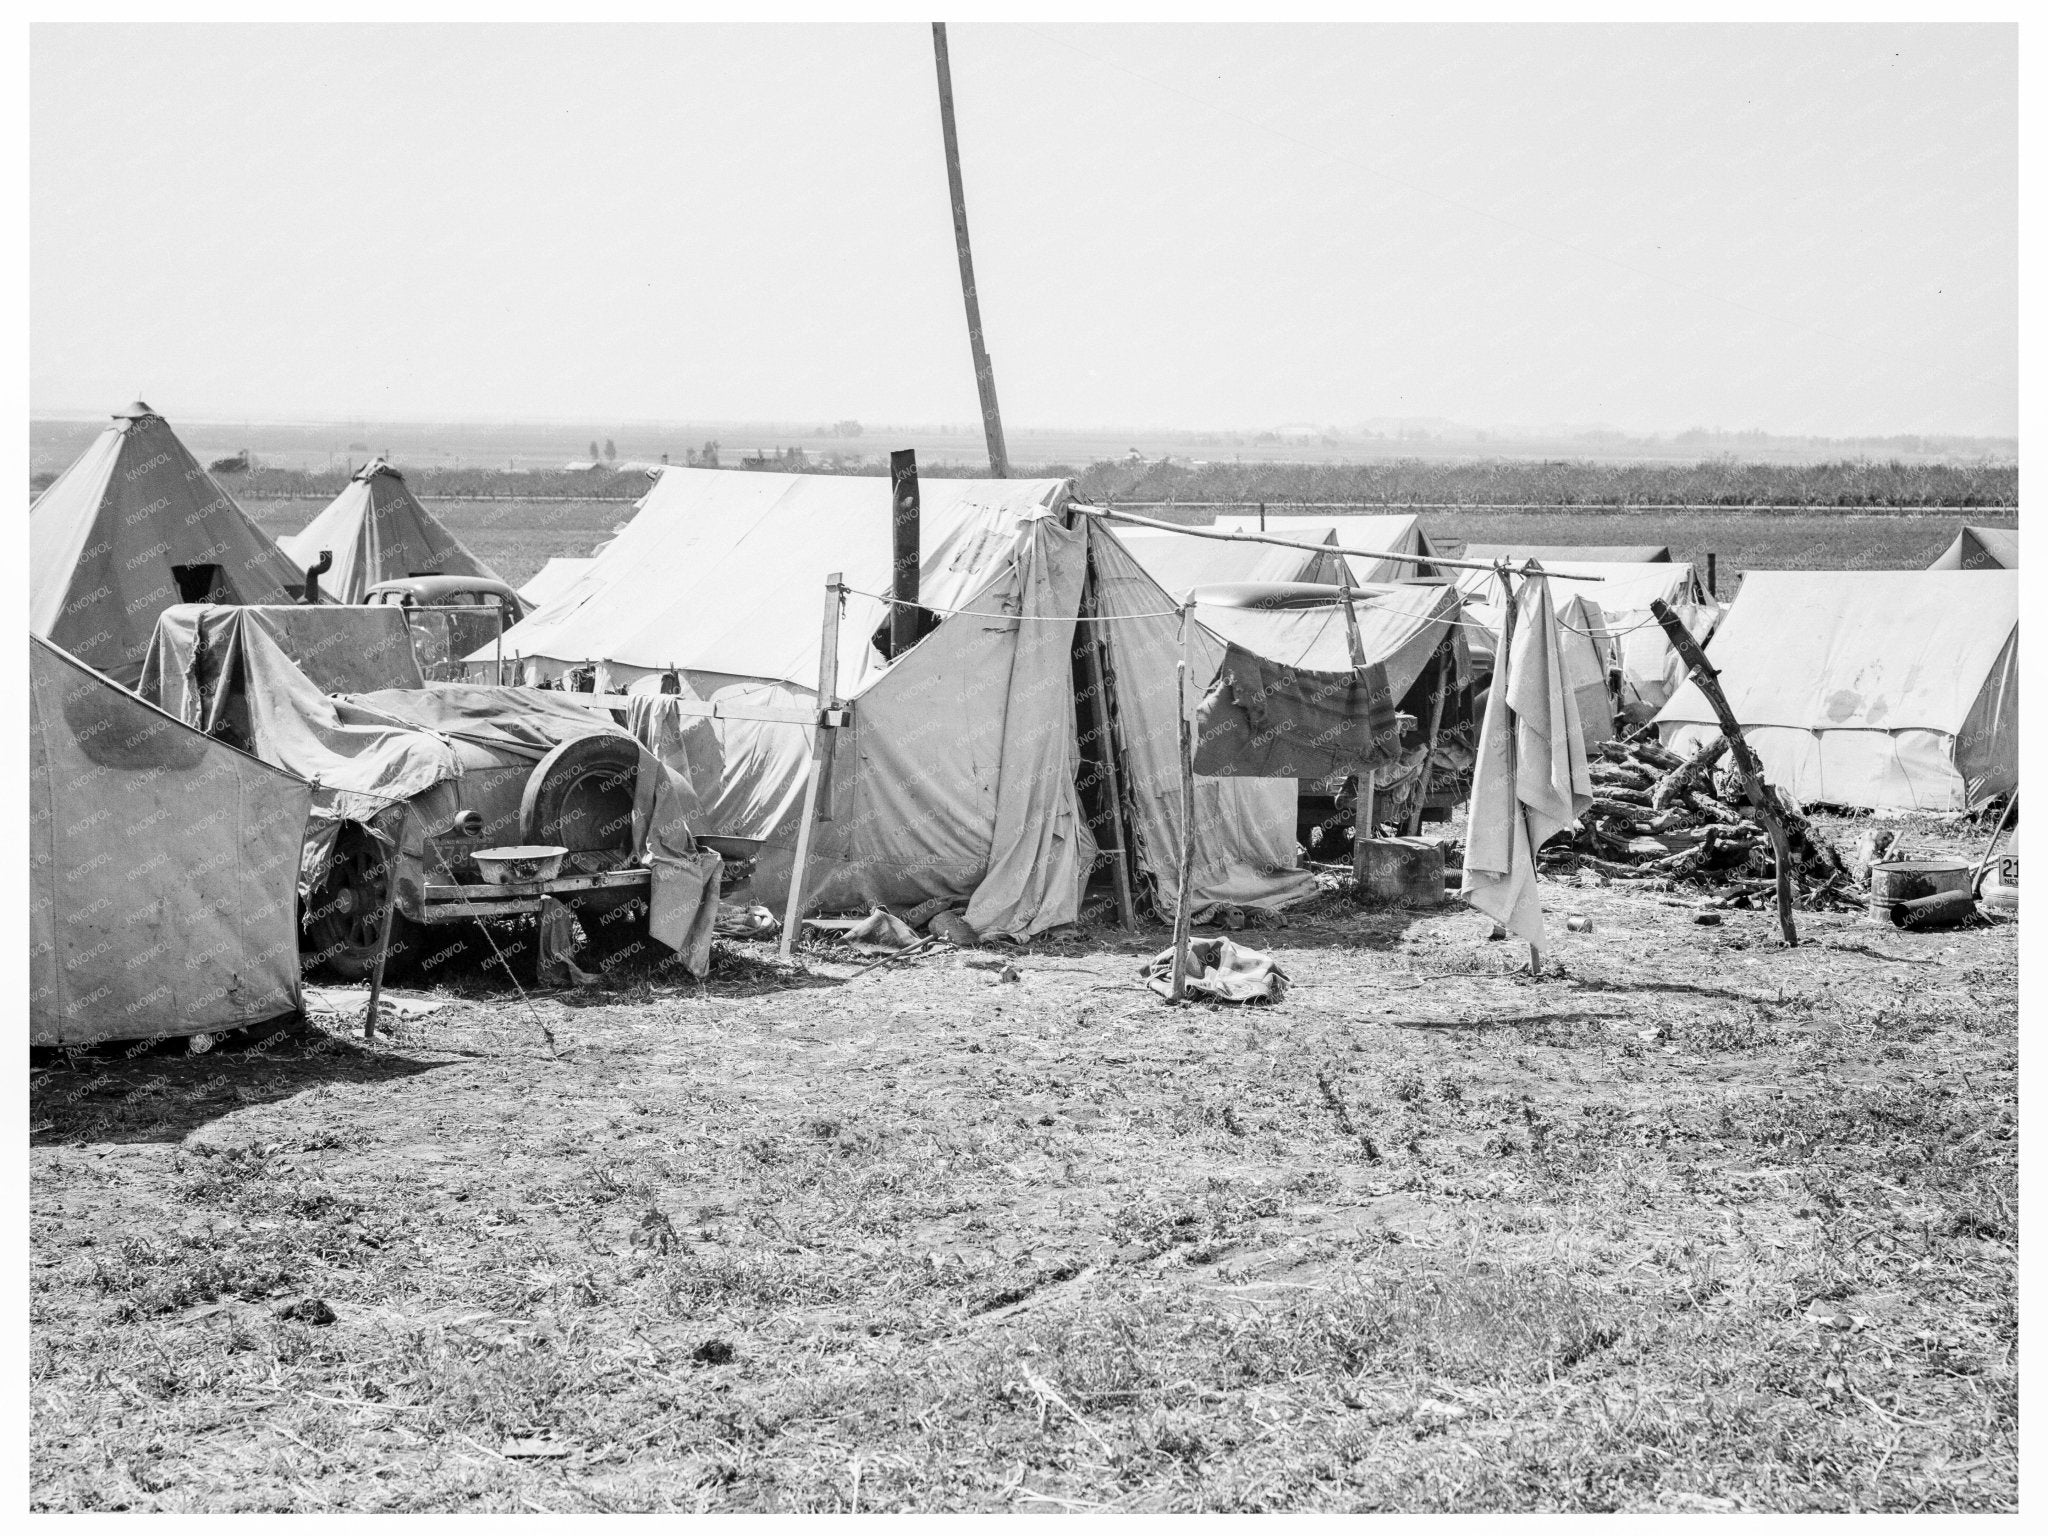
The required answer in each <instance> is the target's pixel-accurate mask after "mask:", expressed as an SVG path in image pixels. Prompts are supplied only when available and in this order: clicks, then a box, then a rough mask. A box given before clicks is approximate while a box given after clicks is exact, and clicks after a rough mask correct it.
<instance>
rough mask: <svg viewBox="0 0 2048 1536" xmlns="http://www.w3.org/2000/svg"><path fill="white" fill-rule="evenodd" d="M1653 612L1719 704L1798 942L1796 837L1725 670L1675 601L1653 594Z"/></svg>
mask: <svg viewBox="0 0 2048 1536" xmlns="http://www.w3.org/2000/svg"><path fill="white" fill-rule="evenodd" d="M1650 613H1651V614H1652V615H1653V616H1654V617H1655V618H1656V620H1657V622H1658V623H1659V624H1660V625H1662V626H1663V628H1664V634H1665V637H1666V638H1667V639H1669V640H1670V642H1671V648H1672V649H1673V650H1674V651H1676V652H1678V655H1679V658H1680V659H1681V660H1682V661H1684V663H1685V665H1686V670H1687V672H1688V674H1689V675H1690V676H1691V678H1692V680H1693V682H1694V683H1695V684H1697V685H1698V687H1699V690H1700V694H1701V696H1702V697H1703V698H1705V699H1706V701H1707V703H1708V704H1709V705H1711V706H1712V707H1713V711H1714V717H1715V718H1716V719H1717V720H1719V721H1720V722H1721V734H1722V735H1724V736H1726V737H1727V738H1728V755H1729V756H1730V757H1732V758H1734V759H1735V769H1736V771H1737V772H1738V773H1740V774H1741V775H1742V787H1743V789H1744V790H1745V791H1746V792H1747V793H1748V795H1749V803H1750V804H1751V805H1753V806H1755V807H1756V813H1757V815H1759V816H1761V817H1762V818H1763V821H1764V826H1765V827H1766V828H1767V829H1769V831H1770V834H1771V857H1772V859H1773V861H1774V862H1775V863H1776V864H1777V866H1778V927H1779V928H1780V929H1781V930H1782V931H1783V932H1784V935H1785V942H1786V943H1787V944H1797V943H1798V942H1799V930H1798V929H1797V928H1796V927H1795V926H1794V925H1793V922H1792V849H1791V840H1790V839H1789V838H1787V837H1786V835H1785V821H1784V818H1783V817H1781V816H1780V815H1779V814H1778V801H1777V797H1776V796H1775V795H1774V794H1772V793H1771V791H1770V790H1769V789H1767V788H1766V787H1765V785H1764V773H1763V769H1762V768H1761V767H1760V766H1759V765H1758V763H1757V760H1756V755H1755V754H1754V753H1753V752H1751V751H1750V750H1749V742H1748V741H1747V740H1745V739H1744V737H1743V734H1742V726H1741V724H1740V723H1739V722H1738V721H1737V720H1736V718H1735V711H1734V710H1732V709H1730V708H1729V707H1728V696H1727V695H1726V694H1725V693H1723V692H1722V691H1721V683H1720V676H1721V674H1720V673H1718V672H1716V671H1715V670H1714V668H1713V665H1712V664H1711V663H1710V662H1709V661H1708V660H1707V653H1706V652H1705V651H1703V650H1701V649H1700V643H1699V641H1697V640H1695V639H1693V637H1692V631H1691V630H1689V629H1687V628H1686V627H1685V626H1684V625H1683V624H1681V623H1679V621H1678V615H1677V614H1675V613H1673V612H1672V611H1671V606H1670V604H1668V603H1666V602H1665V601H1664V599H1663V598H1661V597H1653V598H1651V599H1650Z"/></svg>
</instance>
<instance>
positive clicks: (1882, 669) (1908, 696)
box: [1657, 571, 2019, 811]
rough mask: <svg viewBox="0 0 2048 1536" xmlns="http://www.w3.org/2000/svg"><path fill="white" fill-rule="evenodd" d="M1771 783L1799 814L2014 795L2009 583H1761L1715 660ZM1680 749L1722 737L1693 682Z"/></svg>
mask: <svg viewBox="0 0 2048 1536" xmlns="http://www.w3.org/2000/svg"><path fill="white" fill-rule="evenodd" d="M1708 655H1709V657H1710V658H1711V659H1712V661H1713V663H1714V666H1715V669H1716V670H1717V671H1718V672H1719V673H1720V675H1721V688H1722V691H1723V692H1724V693H1726V694H1727V696H1728V704H1729V707H1730V708H1731V709H1732V710H1734V712H1735V718H1736V719H1737V720H1738V721H1740V722H1741V723H1742V725H1743V727H1744V734H1745V735H1746V736H1747V737H1748V739H1749V742H1750V745H1751V746H1753V747H1755V748H1756V752H1757V756H1758V757H1759V758H1761V759H1762V761H1763V768H1764V774H1765V776H1766V777H1767V778H1768V779H1769V780H1770V781H1771V782H1772V783H1774V784H1777V785H1780V786H1782V787H1783V788H1785V789H1787V790H1789V791H1790V792H1791V793H1792V795H1793V796H1794V797H1795V798H1797V799H1799V800H1801V801H1804V802H1808V803H1821V804H1828V805H1852V806H1865V807H1869V808H1872V809H1897V810H1929V811H1965V810H1971V809H1974V808H1975V807H1977V806H1980V805H1982V804H1984V802H1985V801H1987V800H1990V799H1992V798H1994V797H1995V796H1998V795H2001V794H2004V793H2005V792H2006V791H2007V790H2009V789H2012V788H2014V787H2016V786H2017V784H2018V783H2019V577H2018V575H2017V574H2016V573H2015V572H2012V571H1751V572H1749V573H1748V574H1747V575H1745V576H1744V577H1743V579H1742V590H1741V592H1740V593H1738V594H1737V596H1736V599H1735V601H1734V603H1733V604H1732V605H1731V606H1730V608H1729V611H1728V617H1727V618H1726V620H1724V621H1723V623H1722V625H1721V629H1720V632H1719V633H1718V634H1716V635H1715V636H1714V642H1713V645H1712V646H1711V647H1710V648H1709V650H1708ZM1657 728H1658V731H1659V733H1660V734H1661V735H1662V736H1663V738H1664V740H1665V742H1666V743H1667V744H1668V745H1670V746H1671V747H1672V748H1673V750H1675V751H1683V750H1685V749H1686V748H1688V747H1692V746H1697V745H1700V744H1702V743H1704V742H1705V741H1707V740H1708V739H1709V738H1711V737H1712V736H1713V735H1714V733H1715V732H1716V731H1717V730H1719V726H1718V724H1717V723H1716V722H1715V719H1714V715H1713V712H1712V711H1711V710H1710V709H1709V708H1708V706H1707V703H1706V700H1705V699H1704V698H1702V697H1701V696H1700V692H1699V690H1698V689H1697V688H1696V687H1694V686H1693V685H1692V684H1691V683H1687V684H1686V685H1685V687H1684V688H1682V689H1680V690H1679V692H1678V694H1677V695H1676V697H1674V698H1673V699H1672V700H1671V701H1670V702H1669V703H1668V704H1666V705H1665V706H1664V708H1663V710H1662V711H1661V712H1660V713H1659V714H1658V716H1657Z"/></svg>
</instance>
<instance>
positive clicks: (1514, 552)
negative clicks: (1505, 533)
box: [1463, 544, 1671, 566]
mask: <svg viewBox="0 0 2048 1536" xmlns="http://www.w3.org/2000/svg"><path fill="white" fill-rule="evenodd" d="M1463 558H1465V559H1467V560H1503V559H1506V560H1540V561H1542V562H1543V564H1544V565H1546V566H1547V565H1549V564H1550V563H1551V562H1552V561H1560V562H1564V563H1568V564H1578V565H1657V564H1664V563H1668V562H1669V561H1670V559H1671V546H1670V545H1668V544H1467V545H1466V546H1465V552H1464V556H1463Z"/></svg>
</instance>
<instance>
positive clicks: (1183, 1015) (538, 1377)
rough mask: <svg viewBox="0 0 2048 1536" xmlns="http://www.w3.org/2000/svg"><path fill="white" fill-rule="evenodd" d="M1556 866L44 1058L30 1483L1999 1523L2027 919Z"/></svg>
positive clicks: (743, 963)
mask: <svg viewBox="0 0 2048 1536" xmlns="http://www.w3.org/2000/svg"><path fill="white" fill-rule="evenodd" d="M1839 830H1846V829H1839ZM1978 835H1979V834H1974V833H1969V834H1966V833H1965V832H1964V831H1963V830H1962V829H1960V828H1956V827H1943V826H1941V825H1938V824H1932V823H1930V824H1928V825H1925V826H1918V827H1915V828H1912V829H1910V831H1909V837H1908V842H1909V844H1910V845H1911V846H1913V847H1915V848H1918V849H1923V850H1925V851H1929V852H1933V851H1942V850H1949V851H1957V850H1960V849H1962V848H1964V847H1974V846H1976V845H1977V844H1976V841H1975V839H1976V837H1977V836H1978ZM1545 901H1546V907H1547V908H1548V910H1549V911H1550V913H1551V919H1552V923H1553V926H1554V928H1556V929H1558V930H1561V929H1562V917H1563V914H1564V913H1565V912H1567V911H1577V912H1582V913H1584V914H1586V915H1587V916H1588V917H1589V918H1590V919H1591V921H1592V931H1591V932H1590V933H1564V932H1562V931H1557V932H1554V934H1553V947H1552V950H1551V958H1552V960H1553V961H1554V964H1555V971H1554V973H1552V972H1546V974H1545V975H1544V976H1543V977H1541V978H1540V979H1531V978H1529V977H1528V976H1526V975H1516V974H1513V973H1512V972H1511V971H1510V963H1511V962H1512V961H1514V960H1515V959H1517V958H1519V957H1518V956H1514V955H1508V954H1505V953H1503V951H1504V950H1506V949H1507V948H1508V947H1509V946H1506V945H1498V944H1488V943H1487V942H1486V939H1485V935H1486V931H1487V927H1488V924H1487V921H1486V920H1485V919H1484V918H1482V917H1480V916H1479V915H1477V914H1475V913H1473V912H1471V911H1470V910H1468V909H1465V908H1462V907H1455V906H1454V907H1447V908H1443V909H1439V910H1435V911H1429V912H1401V911H1395V910H1384V909H1367V908H1360V907H1356V906H1353V905H1352V904H1351V903H1350V901H1349V900H1348V898H1346V897H1344V896H1342V895H1341V894H1338V893H1335V892H1330V893H1327V894H1325V895H1324V896H1323V897H1321V898H1319V899H1318V900H1317V901H1316V902H1315V903H1313V904H1311V905H1310V906H1308V907H1307V908H1306V909H1303V910H1300V911H1297V912H1295V913H1293V914H1289V916H1288V919H1287V921H1286V922H1285V923H1284V924H1282V925H1279V926H1275V927H1271V928H1267V929H1263V930H1255V931H1247V932H1244V933H1240V934H1237V935H1234V937H1236V938H1237V939H1239V940H1240V941H1241V942H1245V943H1249V944H1251V945H1253V946H1255V947H1259V948H1264V949H1268V950H1270V951H1271V952H1272V953H1274V955H1275V956H1276V957H1277V958H1278V960H1279V961H1280V963H1281V964H1282V965H1283V966H1284V967H1285V969H1286V970H1287V971H1288V973H1289V974H1290V975H1291V976H1292V978H1293V981H1294V986H1293V990H1292V991H1291V992H1290V993H1289V994H1288V996H1287V997H1286V999H1285V1000H1284V1002H1282V1003H1281V1004H1280V1005H1279V1006H1277V1007H1273V1008H1270V1009H1242V1008H1238V1009H1233V1008H1228V1007H1220V1006H1209V1005H1201V1006H1190V1007H1185V1008H1179V1009H1176V1008H1172V1007H1169V1006H1167V1005H1166V1004H1164V1003H1163V1002H1162V1001H1161V1000H1159V999H1158V998H1156V997H1154V996H1153V995H1152V994H1150V993H1149V992H1147V991H1146V990H1144V988H1143V987H1142V986H1141V985H1140V983H1139V981H1138V979H1137V972H1138V968H1139V966H1140V964H1141V962H1142V961H1143V960H1144V959H1145V958H1146V957H1148V956H1149V955H1150V954H1152V953H1155V952H1157V951H1158V950H1159V949H1160V948H1162V947H1163V946H1164V944H1165V943H1166V941H1167V940H1166V935H1165V934H1164V932H1163V931H1162V930H1159V929H1157V928H1156V927H1154V928H1148V929H1147V930H1146V931H1144V932H1142V933H1139V934H1136V935H1130V934H1125V933H1122V932H1121V931H1118V930H1116V929H1114V928H1101V927H1094V928H1084V929H1083V930H1081V931H1079V932H1076V933H1074V934H1072V935H1070V936H1068V937H1065V938H1062V939H1059V940H1056V941H1046V942H1041V943H1038V944H1035V945H1032V946H1030V947H1028V948H1027V949H1025V950H1023V951H1021V952H1020V951H1005V952H1003V953H995V952H984V951H968V952H956V953H953V954H939V955H935V956H930V957H927V958H922V959H912V960H909V961H906V962H901V963H898V964H895V965H892V966H889V967H885V968H883V969H880V970H875V971H870V972H868V973H866V974H856V970H857V963H856V962H853V961H851V960H848V959H845V958H843V956H835V955H834V954H832V953H828V952H825V951H812V952H810V953H807V954H806V953H803V952H801V951H800V957H801V959H802V961H803V964H802V966H801V967H800V968H799V969H797V970H795V971H783V970H778V969H777V968H776V967H775V965H774V964H773V962H772V960H771V959H770V958H769V956H770V954H771V950H770V947H769V946H767V945H765V944H759V945H733V946H728V945H725V944H723V943H721V945H720V947H719V951H718V957H717V963H716V965H715V967H714V970H713V974H712V976H711V977H710V979H709V980H708V981H707V982H706V983H705V984H702V985H698V984H694V983H691V982H688V981H687V980H684V979H681V978H679V977H676V976H673V975H671V974H666V973H663V972H660V971H658V970H640V971H634V970H633V969H632V968H631V966H630V965H627V966H620V967H618V968H617V969H615V970H613V971H612V972H610V973H608V974H607V978H606V980H605V981H604V982H603V984H601V985H600V986H597V987H594V988H590V989H586V990H583V991H575V992H561V993H550V994H547V995H544V996H535V997H532V998H530V999H526V998H522V997H520V996H517V995H513V994H509V993H508V992H507V991H506V990H505V989H504V988H503V987H502V986H491V985H488V984H486V983H485V981H484V979H483V978H481V977H478V978H474V979H473V980H471V981H470V982H467V983H463V984H459V985H458V986H457V987H456V988H455V990H452V991H446V992H443V993H442V994H440V998H441V1001H443V1003H444V1004H445V1006H444V1007H443V1008H442V1009H441V1010H440V1011H439V1012H434V1013H430V1014H427V1015H424V1016H421V1017H415V1018H411V1019H408V1020H406V1021H405V1022H404V1023H403V1024H402V1025H400V1027H399V1028H398V1032H397V1033H396V1034H395V1035H394V1036H391V1037H388V1038H380V1039H378V1040H377V1041H376V1042H375V1043H373V1044H364V1043H362V1042H361V1041H360V1040H359V1039H356V1038H354V1032H353V1031H352V1030H350V1029H346V1028H344V1027H343V1026H342V1025H341V1024H340V1023H339V1022H336V1023H334V1024H332V1025H331V1026H330V1027H329V1028H327V1029H325V1030H316V1031H313V1032H312V1033H310V1034H307V1035H302V1036H297V1037H292V1038H283V1037H281V1038H280V1039H279V1040H278V1041H275V1042H271V1043H268V1044H266V1045H262V1046H257V1047H251V1048H247V1049H244V1050H239V1051H235V1050H227V1049H222V1050H217V1051H215V1052H214V1053H213V1054H211V1055H206V1056H199V1057H191V1056H184V1055H176V1056H173V1055H151V1054H144V1055H137V1056H135V1057H132V1058H126V1059H124V1058H122V1057H120V1056H118V1055H114V1056H102V1057H86V1056H80V1057H78V1058H75V1059H72V1060H69V1061H58V1062H55V1063H53V1064H49V1065H47V1066H46V1067H44V1068H42V1069H39V1070H36V1071H33V1072H32V1074H31V1079H30V1096H31V1116H32V1121H31V1124H32V1127H33V1135H32V1139H31V1148H30V1154H29V1155H30V1167H31V1185H30V1189H31V1201H32V1238H31V1241H32V1248H31V1260H30V1262H31V1270H30V1291H31V1314H30V1323H31V1372H30V1383H29V1391H30V1405H31V1415H32V1417H31V1448H30V1456H31V1500H32V1504H33V1506H34V1507H36V1508H39V1509H131V1510H141V1509H179V1510H230V1509H292V1510H310V1509H351V1510H354V1509H379V1510H386V1509H390V1510H422V1509H433V1510H450V1509H463V1510H571V1509H686V1510H706V1509H717V1510H724V1509H747V1510H767V1509H778V1510H787V1509H807V1510H835V1509H841V1510H843V1509H852V1508H859V1509H867V1510H893V1509H911V1508H924V1509H932V1508H947V1509H1041V1510H1064V1509H1095V1508H1111V1509H1120V1510H1139V1509H1176V1510H1187V1509H1280V1508H1323V1509H1716V1510H1728V1509H1773V1510H1792V1509H1798V1510H1806V1509H1834V1510H1846V1509H1896V1510H1909V1509H1978V1510H1983V1509H2012V1508H2014V1507H2016V1501H2017V1490H2018V1469H2017V1444H2018V1442H2017V1413H2018V1376H2017V1362H2016V1341H2017V1328H2018V1319H2017V1292H2016V1288H2015V1262H2016V1252H2017V1238H2018V1232H2017V1224H2018V1215H2017V1171H2016V1167H2017V1165H2016V1151H2017V1144H2018V1143H2017V1107H2018V1106H2017V1076H2016V1069H2017V1034H2016V1025H2017V1020H2016V997H2017V992H2016V983H2017V968H2016V957H2017V925H2016V924H2008V925H2005V926H2000V927H1987V928H1976V929H1970V930H1964V931H1959V932H1953V933H1932V934H1905V933H1899V932H1896V931H1893V930H1891V929H1889V928H1874V927H1870V926H1867V925H1864V924H1862V923H1861V922H1859V921H1858V920H1856V919H1853V918H1850V917H1846V916H1840V915H1827V916H1820V915H1812V914H1802V915H1801V919H1800V921H1801V924H1802V937H1803V939H1804V942H1802V943H1801V945H1800V946H1799V947H1798V948H1796V949H1791V950H1788V949H1786V948H1784V947H1782V946H1781V945H1779V944H1778V943H1777V942H1776V941H1775V939H1774V937H1773V932H1774V928H1773V923H1772V920H1771V918H1770V917H1769V915H1767V914H1765V913H1749V912H1735V913H1730V914H1729V915H1728V917H1727V919H1726V920H1725V922H1724V923H1723V924H1722V925H1721V926H1718V927H1703V926H1698V925H1696V924H1695V923H1694V922H1693V921H1692V914H1691V912H1690V911H1689V910H1688V909H1687V908H1686V907H1684V906H1683V905H1680V904H1679V903H1677V902H1676V901H1675V900H1665V899H1660V898H1658V897H1655V896H1653V895H1646V894H1643V893H1641V892H1639V891H1624V890H1623V889H1621V888H1615V887H1603V886H1600V885H1597V884H1595V885H1591V886H1581V885H1577V884H1554V885H1551V886H1549V887H1547V889H1546V897H1545ZM1006 965H1008V966H1011V967H1014V973H1011V972H1006V971H1005V970H1004V969H1003V967H1004V966H1006ZM1012 974H1014V979H1011V977H1012ZM330 1314H331V1316H330Z"/></svg>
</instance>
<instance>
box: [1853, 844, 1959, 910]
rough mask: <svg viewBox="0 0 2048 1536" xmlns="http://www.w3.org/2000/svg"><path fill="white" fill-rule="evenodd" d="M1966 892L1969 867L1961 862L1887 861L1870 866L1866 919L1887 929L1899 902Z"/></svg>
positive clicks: (1937, 860)
mask: <svg viewBox="0 0 2048 1536" xmlns="http://www.w3.org/2000/svg"><path fill="white" fill-rule="evenodd" d="M1969 889H1970V865H1969V864H1967V863H1965V862H1964V861H1963V860H1961V859H1887V860H1886V861H1885V862H1883V863H1881V864H1873V865H1871V866H1870V912H1869V920H1870V921H1871V922H1873V923H1883V924H1885V925H1886V926H1890V925H1891V924H1892V922H1893V921H1894V919H1893V915H1892V914H1893V909H1894V908H1896V907H1898V906H1899V905H1900V904H1901V903H1902V902H1908V901H1918V900H1919V899H1920V898H1921V897H1923V896H1945V895H1947V894H1949V893H1950V892H1952V891H1964V892H1967V891H1968V890H1969Z"/></svg>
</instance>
